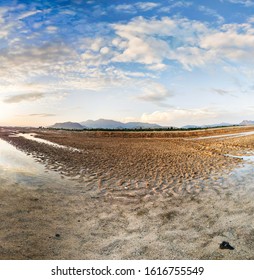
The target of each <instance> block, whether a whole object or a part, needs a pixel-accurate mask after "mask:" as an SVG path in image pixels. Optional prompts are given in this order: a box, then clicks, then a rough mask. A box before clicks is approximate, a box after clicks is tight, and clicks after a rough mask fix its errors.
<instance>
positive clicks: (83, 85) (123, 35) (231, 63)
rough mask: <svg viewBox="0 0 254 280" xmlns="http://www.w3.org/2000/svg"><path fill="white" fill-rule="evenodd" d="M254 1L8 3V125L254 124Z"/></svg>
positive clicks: (0, 67)
mask: <svg viewBox="0 0 254 280" xmlns="http://www.w3.org/2000/svg"><path fill="white" fill-rule="evenodd" d="M253 66H254V0H253V1H252V0H214V1H172V0H163V1H132V0H130V1H120V0H111V1H107V0H102V1H83V0H72V1H65V0H62V1H61V0H58V1H24V0H23V1H0V125H34V126H39V125H45V126H46V125H50V124H53V123H55V122H63V121H84V120H87V119H98V118H108V119H115V120H119V121H123V122H125V121H143V122H152V123H159V124H162V125H170V126H171V125H172V126H183V125H186V124H199V125H202V124H213V123H220V122H230V123H238V122H240V121H242V120H243V119H252V120H254V102H253V101H254V70H253V69H254V67H253Z"/></svg>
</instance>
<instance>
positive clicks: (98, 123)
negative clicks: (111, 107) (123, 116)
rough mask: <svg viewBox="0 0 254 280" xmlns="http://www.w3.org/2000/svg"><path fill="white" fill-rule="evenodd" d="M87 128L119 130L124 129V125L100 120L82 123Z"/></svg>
mask: <svg viewBox="0 0 254 280" xmlns="http://www.w3.org/2000/svg"><path fill="white" fill-rule="evenodd" d="M80 124H81V125H83V126H86V127H87V128H103V129H119V128H123V125H124V124H123V123H121V122H117V121H114V120H106V119H99V120H96V121H93V120H87V121H85V122H81V123H80Z"/></svg>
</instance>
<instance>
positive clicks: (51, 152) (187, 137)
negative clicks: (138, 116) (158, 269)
mask: <svg viewBox="0 0 254 280" xmlns="http://www.w3.org/2000/svg"><path fill="white" fill-rule="evenodd" d="M253 130H254V129H253V128H246V129H242V130H241V129H240V128H237V129H231V130H230V129H228V128H227V129H224V130H207V131H201V132H198V131H194V132H193V133H191V132H187V133H184V132H182V134H181V133H180V132H178V133H176V134H174V133H164V132H163V133H157V134H156V133H154V134H153V133H136V132H134V133H121V132H120V133H118V132H115V133H112V132H105V133H103V132H66V131H41V130H32V131H30V130H29V131H23V132H27V133H31V132H34V133H36V136H37V137H40V138H42V139H45V140H48V141H51V142H54V143H57V144H59V145H64V146H68V147H71V148H74V149H63V148H61V147H57V146H52V145H48V144H46V143H38V142H36V141H34V140H32V139H25V138H24V137H9V135H11V134H12V135H13V134H14V133H19V132H21V131H10V130H7V129H4V130H1V132H0V134H1V138H2V139H4V140H6V141H7V142H9V143H11V144H12V145H14V146H15V147H17V148H18V149H19V150H21V151H23V152H25V153H26V154H28V157H29V158H31V159H32V160H34V161H35V160H36V161H39V162H40V163H41V166H43V168H45V170H44V171H43V172H44V173H45V174H48V172H49V173H50V172H52V171H54V172H53V173H56V174H57V176H59V177H58V179H56V181H55V183H52V181H50V179H48V180H46V182H44V183H43V184H42V182H40V180H39V181H36V182H34V183H33V184H34V188H31V187H30V188H28V187H27V186H26V184H20V182H19V181H16V182H12V183H10V182H9V180H8V178H4V180H5V181H3V184H2V185H1V188H0V192H1V197H2V201H1V204H2V207H1V215H0V217H1V218H0V219H1V223H0V224H1V225H3V226H2V228H1V238H2V239H3V240H4V241H5V242H4V243H2V245H1V249H0V258H2V259H6V258H7V259H8V258H11V259H15V258H17V259H254V238H253V236H254V235H253V233H254V223H253V217H252V215H253V211H254V200H253V198H254V188H253V171H254V168H253V163H252V162H249V161H244V160H243V159H241V158H239V157H229V156H225V155H229V154H230V155H236V156H243V155H250V153H252V151H254V147H253V146H254V141H253V140H254V136H253V135H251V134H249V135H245V136H243V137H237V138H231V137H230V138H223V139H221V138H220V139H218V138H204V139H199V140H198V141H197V140H196V139H194V138H197V137H204V136H208V135H218V134H221V135H224V134H227V133H238V132H243V131H253ZM211 131H212V132H211ZM192 138H193V139H192ZM38 164H39V163H38ZM40 174H41V173H40ZM50 174H51V173H50ZM47 176H49V175H47ZM50 176H51V175H50ZM2 180H3V178H2ZM42 181H43V180H42ZM38 184H42V186H40V187H38V186H36V185H38ZM222 241H228V242H230V244H231V245H232V246H234V247H235V250H233V251H228V250H221V249H219V244H220V243H221V242H222Z"/></svg>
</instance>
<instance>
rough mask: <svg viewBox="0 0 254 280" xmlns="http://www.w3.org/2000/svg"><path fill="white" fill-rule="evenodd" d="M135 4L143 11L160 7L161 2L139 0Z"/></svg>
mask: <svg viewBox="0 0 254 280" xmlns="http://www.w3.org/2000/svg"><path fill="white" fill-rule="evenodd" d="M135 6H136V7H137V8H139V9H141V10H143V11H148V10H152V9H154V8H157V7H159V6H160V4H159V3H154V2H137V3H136V4H135Z"/></svg>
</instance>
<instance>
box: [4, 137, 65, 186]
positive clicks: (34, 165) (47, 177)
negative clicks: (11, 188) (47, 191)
mask: <svg viewBox="0 0 254 280" xmlns="http://www.w3.org/2000/svg"><path fill="white" fill-rule="evenodd" d="M61 181H62V179H61V176H60V175H59V174H58V173H56V172H52V171H48V170H46V168H45V167H44V166H43V165H42V164H40V163H39V162H36V161H35V159H34V158H32V157H29V156H28V155H26V154H25V153H23V152H21V151H19V150H17V149H16V148H15V147H13V146H12V145H11V144H9V143H7V142H5V141H4V140H1V139H0V182H1V183H5V184H6V183H7V184H8V185H9V184H10V185H13V184H14V185H15V184H22V185H26V186H30V187H42V186H43V185H46V184H51V183H52V185H56V184H58V183H59V182H61Z"/></svg>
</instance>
